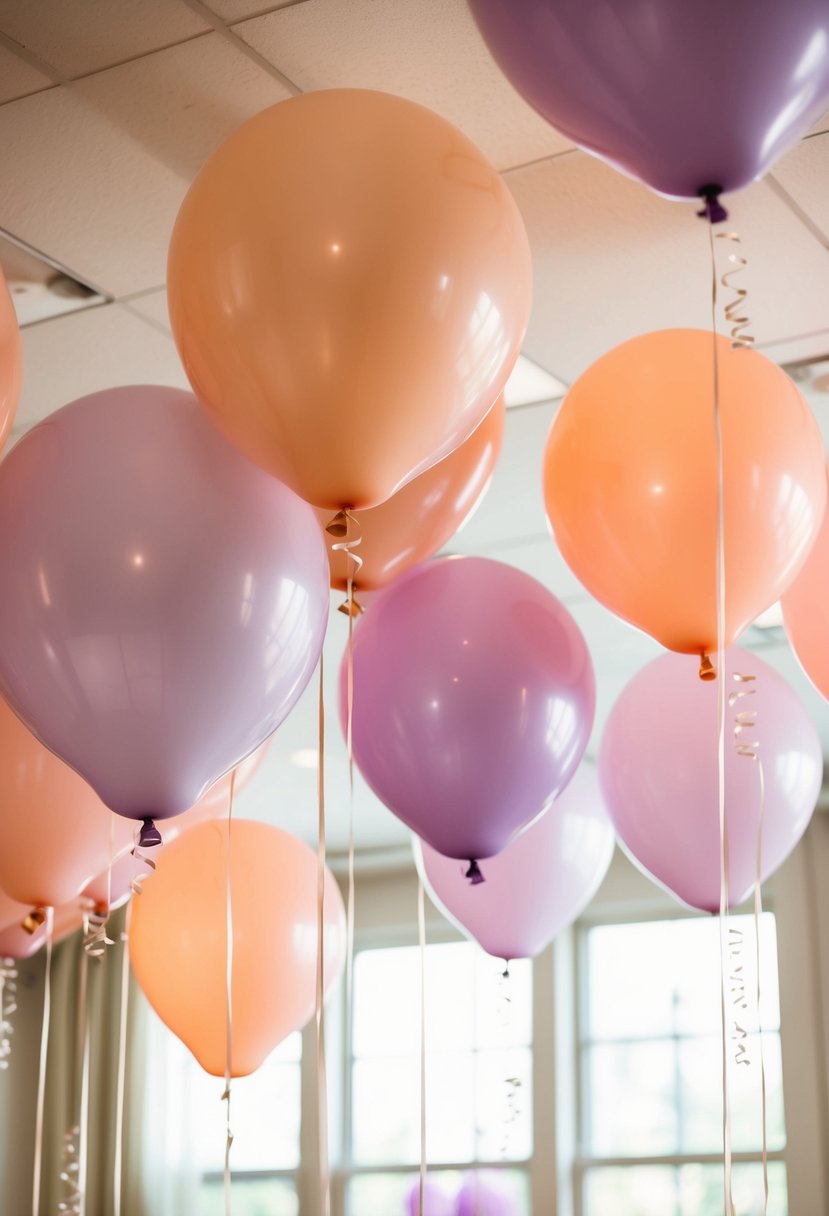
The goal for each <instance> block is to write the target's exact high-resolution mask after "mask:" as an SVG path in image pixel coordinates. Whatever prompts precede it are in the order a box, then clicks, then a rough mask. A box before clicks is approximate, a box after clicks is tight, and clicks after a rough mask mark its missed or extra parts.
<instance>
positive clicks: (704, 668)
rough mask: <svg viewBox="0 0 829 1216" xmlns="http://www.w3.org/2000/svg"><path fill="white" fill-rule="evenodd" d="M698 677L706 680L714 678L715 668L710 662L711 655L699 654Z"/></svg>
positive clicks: (715, 675) (715, 676)
mask: <svg viewBox="0 0 829 1216" xmlns="http://www.w3.org/2000/svg"><path fill="white" fill-rule="evenodd" d="M699 678H700V679H701V680H706V681H711V680H716V678H717V669H716V667H715V666H714V664H713V663H712V662H711V656H710V655H708V654H704V653H703V654H702V655H700V660H699Z"/></svg>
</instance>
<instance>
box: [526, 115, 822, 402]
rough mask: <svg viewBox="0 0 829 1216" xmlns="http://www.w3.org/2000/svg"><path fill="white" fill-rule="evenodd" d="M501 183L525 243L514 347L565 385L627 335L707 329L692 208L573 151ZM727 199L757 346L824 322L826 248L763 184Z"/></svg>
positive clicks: (704, 241) (705, 286)
mask: <svg viewBox="0 0 829 1216" xmlns="http://www.w3.org/2000/svg"><path fill="white" fill-rule="evenodd" d="M820 142H821V141H820V140H814V139H812V140H809V141H808V142H807V143H806V144H805V145H803V147H804V150H806V149H810V148H813V147H814V145H817V144H819V143H820ZM826 142H827V143H829V141H826ZM794 155H800V149H798V150H797V151H796V152H795V153H794ZM804 155H806V156H814V155H815V153H814V152H811V153H810V152H808V151H804ZM818 155H819V153H818ZM823 172H824V181H825V180H826V171H825V169H824V171H823ZM506 180H507V182H508V184H509V186H510V188H511V189H512V191H513V194H514V195H515V197H516V199H517V201H518V204H519V206H520V208H521V211H522V213H523V216H524V220H525V222H526V224H527V228H528V231H529V235H530V243H531V245H532V250H533V266H534V275H535V292H534V305H533V314H532V318H531V321H530V329H529V334H528V340H527V342H526V343H525V348H526V350H527V352H528V354H529V355H530V356H531V357H532V358H534V359H536V360H537V361H538V362H539V363H540V364H541V365H542V366H543V367H546V368H548V369H549V370H550V371H551V372H553V373H554V374H555V375H557V376H560V377H561V378H562V379H564V380H566V381H569V382H572V381H573V380H574V379H575V378H576V377H577V376H578V375H580V373H581V372H582V371H584V370H585V368H586V367H588V366H589V365H590V363H592V362H593V361H594V360H595V359H597V358H598V357H599V355H601V354H603V353H604V352H605V351H607V350H609V349H610V348H611V347H613V346H615V345H617V344H618V343H619V342H622V341H624V340H625V339H627V338H630V337H633V336H634V335H636V334H640V333H645V332H647V331H649V330H653V329H663V328H667V327H671V326H687V325H690V326H699V327H707V326H708V325H709V324H710V293H711V269H710V255H709V250H708V232H707V229H706V225H705V223H704V221H702V220H700V219H697V218H696V216H695V205H694V204H690V203H687V204H686V203H676V202H671V201H668V200H667V199H663V198H660V197H658V196H657V195H655V194H653V193H652V192H651V191H650V190H648V189H647V188H646V187H645V186H643V185H641V184H640V183H639V182H636V181H633V180H631V179H630V178H627V177H624V176H623V175H622V174H620V173H617V172H615V171H614V170H613V169H611V168H609V167H608V166H607V165H605V164H602V163H601V162H600V161H598V160H596V159H595V158H593V157H591V156H587V155H585V154H584V153H574V154H572V155H570V156H564V157H561V158H559V159H556V160H553V161H549V162H546V163H545V164H540V165H535V166H532V167H530V168H526V169H520V170H518V171H516V172H513V173H509V174H508V175H507V178H506ZM729 206H730V209H731V217H730V220H729V223H728V225H727V226H728V228H729V229H736V230H737V231H738V232H739V233H740V235H741V237H742V240H743V252H744V253H745V255H746V256H747V257H748V261H749V267H748V270H747V271H746V273H745V275H744V280H743V281H744V284H745V285H746V286H747V287H748V290H749V292H750V296H749V301H748V309H749V314H750V316H751V320H752V325H753V333H754V335H755V337H756V338H757V340H758V342H769V341H772V340H779V339H783V338H788V337H792V336H796V335H799V334H803V333H808V332H811V331H814V330H817V329H821V328H825V327H827V326H829V252H828V251H827V250H826V249H825V248H823V246H822V245H821V244H820V242H819V241H818V240H816V238H815V237H814V236H813V235H812V234H811V233H810V232H809V230H808V229H807V228H806V226H804V225H803V224H802V223H801V222H800V220H799V219H798V218H797V217H796V216H795V215H794V214H793V213H792V212H791V211H790V210H789V208H788V207H787V206H786V205H785V203H784V202H783V201H782V200H781V199H780V198H779V197H778V196H777V195H776V194H775V192H774V191H773V189H772V188H771V187H770V186H769V185H767V184H765V183H762V182H760V183H756V184H755V185H753V186H751V187H750V188H749V189H748V190H745V191H743V192H741V193H740V194H738V195H735V196H733V197H732V198H731V199H730V200H729Z"/></svg>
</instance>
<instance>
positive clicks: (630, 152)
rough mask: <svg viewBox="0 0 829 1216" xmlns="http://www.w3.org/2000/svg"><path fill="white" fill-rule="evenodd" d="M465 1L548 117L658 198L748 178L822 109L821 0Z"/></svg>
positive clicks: (517, 82) (825, 47)
mask: <svg viewBox="0 0 829 1216" xmlns="http://www.w3.org/2000/svg"><path fill="white" fill-rule="evenodd" d="M469 4H470V8H471V9H472V12H473V14H474V16H475V20H476V21H477V23H478V26H479V27H480V30H481V33H482V34H483V36H484V38H485V39H486V41H487V43H488V45H489V49H490V50H491V51H492V54H493V55H494V57H495V59H496V60H497V62H498V64H499V65H500V67H501V69H502V70H503V71H504V73H505V74H506V75H507V77H508V78H509V80H510V81H511V82H512V84H513V85H514V86H515V88H516V89H517V90H518V91H519V93H521V94H522V95H523V96H524V97H525V98H526V100H527V101H528V102H530V104H531V105H533V106H534V107H535V109H536V110H538V112H539V113H540V114H541V115H542V116H543V117H544V118H546V119H547V121H548V122H550V123H551V124H552V125H553V126H554V127H557V128H558V129H559V130H560V131H562V132H563V133H564V134H565V135H567V136H568V137H569V138H570V139H572V140H573V141H574V142H575V143H577V144H579V145H581V147H583V148H586V149H587V151H589V152H593V153H595V154H596V155H597V156H600V157H602V159H604V160H607V161H609V162H610V163H611V164H613V165H615V166H616V167H617V168H619V169H622V170H623V171H624V172H625V173H628V174H632V175H633V176H634V177H638V178H641V179H642V181H644V182H646V183H647V184H648V185H649V186H651V187H652V188H653V189H654V190H657V191H659V192H660V193H661V194H667V195H670V196H673V197H677V198H695V197H696V196H697V195H698V194H699V193H700V192H701V191H702V190H703V189H704V188H705V187H712V186H715V187H717V188H718V190H719V191H728V190H738V189H740V187H742V186H746V185H748V183H749V182H751V181H753V180H754V179H755V178H758V177H761V176H762V175H763V174H764V173H765V172H767V170H768V169H769V168H770V166H771V165H772V164H773V163H774V162H775V161H776V160H777V159H778V157H779V156H781V155H782V153H783V152H785V151H786V149H787V148H789V147H791V145H792V144H793V143H794V142H795V141H796V140H797V139H798V138H799V137H800V136H801V135H805V134H806V133H807V131H808V130H809V129H810V127H811V126H812V125H813V124H814V123H815V122H816V121H817V119H818V118H820V116H821V115H822V114H823V112H824V110H826V109H827V107H829V4H827V3H826V0H782V2H781V0H469Z"/></svg>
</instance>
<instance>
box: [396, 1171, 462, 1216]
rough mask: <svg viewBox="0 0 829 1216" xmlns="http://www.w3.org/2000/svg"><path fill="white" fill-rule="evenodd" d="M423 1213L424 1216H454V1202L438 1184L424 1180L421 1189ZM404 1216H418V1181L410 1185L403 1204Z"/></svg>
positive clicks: (432, 1179)
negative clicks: (424, 1182) (424, 1183)
mask: <svg viewBox="0 0 829 1216" xmlns="http://www.w3.org/2000/svg"><path fill="white" fill-rule="evenodd" d="M423 1211H424V1213H425V1216H455V1201H454V1199H453V1198H452V1196H451V1195H449V1194H447V1192H446V1190H445V1189H444V1187H443V1186H442V1185H441V1183H440V1182H437V1181H435V1179H434V1178H428V1177H427V1179H426V1185H425V1186H424V1188H423ZM404 1213H405V1216H420V1179H419V1178H418V1179H417V1180H416V1181H415V1182H413V1183H412V1185H411V1187H410V1189H409V1193H408V1194H407V1196H406V1201H405V1204H404Z"/></svg>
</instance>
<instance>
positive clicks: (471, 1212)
mask: <svg viewBox="0 0 829 1216" xmlns="http://www.w3.org/2000/svg"><path fill="white" fill-rule="evenodd" d="M455 1216H518V1204H517V1202H516V1199H515V1196H514V1195H513V1194H512V1192H511V1191H510V1189H509V1187H508V1186H507V1184H506V1183H505V1182H504V1181H503V1179H501V1178H499V1176H498V1173H497V1171H496V1170H476V1172H475V1173H474V1174H470V1175H469V1176H468V1177H467V1178H466V1179H465V1181H464V1184H463V1186H462V1187H461V1189H460V1191H459V1192H458V1198H457V1202H456V1205H455Z"/></svg>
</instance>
